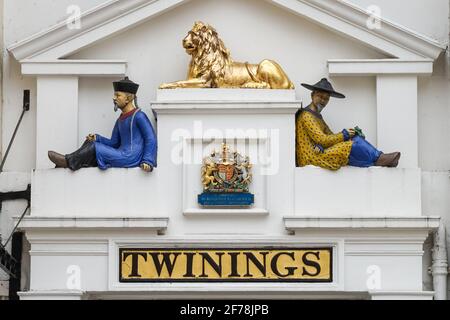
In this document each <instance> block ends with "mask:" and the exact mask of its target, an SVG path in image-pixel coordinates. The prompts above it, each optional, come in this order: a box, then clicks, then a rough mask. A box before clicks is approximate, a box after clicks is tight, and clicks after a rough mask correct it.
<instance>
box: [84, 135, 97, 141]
mask: <svg viewBox="0 0 450 320" xmlns="http://www.w3.org/2000/svg"><path fill="white" fill-rule="evenodd" d="M86 140H87V141H90V142H94V141H95V140H96V137H95V134H92V133H90V134H89V135H88V136H87V137H86Z"/></svg>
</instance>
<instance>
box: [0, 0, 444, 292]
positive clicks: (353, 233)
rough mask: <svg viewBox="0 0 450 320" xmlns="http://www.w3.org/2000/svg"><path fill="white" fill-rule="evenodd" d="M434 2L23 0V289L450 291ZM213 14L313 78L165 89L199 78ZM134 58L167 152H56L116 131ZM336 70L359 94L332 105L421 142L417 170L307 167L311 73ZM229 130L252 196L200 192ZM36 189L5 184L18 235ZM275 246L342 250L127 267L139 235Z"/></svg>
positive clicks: (9, 81) (9, 9)
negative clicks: (196, 66)
mask: <svg viewBox="0 0 450 320" xmlns="http://www.w3.org/2000/svg"><path fill="white" fill-rule="evenodd" d="M423 2H424V1H420V0H415V1H409V2H408V5H406V4H405V2H404V1H400V0H397V1H384V0H373V1H366V0H353V1H351V2H350V1H335V0H273V1H269V0H267V1H261V0H246V1H237V0H231V1H219V0H191V1H185V0H157V1H154V0H152V1H150V0H127V1H123V0H110V1H106V2H104V0H97V1H84V0H83V1H81V0H79V1H58V3H57V4H56V3H54V2H53V1H50V0H48V1H47V0H43V1H39V4H30V3H29V2H27V1H9V0H5V1H3V4H2V5H3V10H2V13H3V41H2V45H3V53H4V54H3V66H2V74H3V78H2V93H1V95H2V98H3V99H2V111H1V115H2V117H1V118H2V128H1V137H2V155H4V153H5V152H6V149H7V146H8V143H9V141H10V139H11V136H12V134H13V131H14V128H15V125H16V122H17V119H18V118H19V116H20V114H21V112H22V95H23V90H25V89H30V90H31V108H30V111H28V112H27V113H26V114H25V117H24V119H23V122H22V124H21V127H20V129H19V131H18V134H17V137H16V139H15V142H14V144H13V146H12V148H11V151H10V154H9V155H8V158H7V160H6V162H5V167H4V172H2V173H0V188H1V191H2V192H5V193H6V192H12V191H20V190H25V189H26V188H27V185H28V184H31V209H30V210H29V211H28V213H27V215H26V216H25V218H24V219H23V220H22V221H21V222H20V224H19V231H21V232H23V233H24V243H23V248H22V273H21V290H20V292H19V296H20V298H21V299H118V298H125V299H153V298H230V297H231V298H268V299H273V298H282V299H299V298H301V299H312V298H317V299H327V298H337V299H433V298H434V299H442V298H445V297H446V296H447V294H448V289H447V286H446V282H447V270H448V260H447V255H446V248H445V247H446V244H448V240H447V239H448V238H446V235H445V228H446V227H448V223H449V222H448V221H449V220H448V219H449V215H450V200H449V199H450V197H448V195H449V193H450V178H449V170H450V145H449V142H448V140H449V138H450V129H449V128H450V126H449V124H450V104H449V97H450V93H449V92H450V90H449V89H450V86H449V55H448V50H446V47H447V46H448V40H449V7H450V5H449V2H448V1H447V0H432V1H427V6H426V7H423ZM72 3H75V5H72ZM44 12H45V14H44ZM78 12H80V13H82V14H81V16H80V19H79V20H78V19H77V14H78ZM195 21H203V22H205V23H209V24H211V25H212V26H214V27H215V28H216V29H217V31H218V33H219V35H220V37H221V39H222V40H223V41H224V43H225V45H226V46H227V48H228V49H229V50H230V51H231V53H232V57H233V59H235V60H236V61H250V62H259V61H261V60H263V59H266V58H270V59H273V60H276V61H278V62H279V63H280V64H281V65H282V66H283V69H284V70H285V71H286V72H287V74H288V75H289V77H290V79H291V80H292V81H293V82H294V84H295V86H296V89H295V90H249V89H176V90H158V87H159V85H160V84H161V83H163V82H169V81H175V80H180V79H183V78H184V77H185V76H186V69H187V66H188V63H189V57H188V55H187V54H186V53H185V52H184V49H183V48H182V46H181V39H182V38H183V37H184V36H185V34H186V33H187V31H189V30H190V28H191V27H192V25H193V23H194V22H195ZM125 75H126V76H129V77H130V78H131V79H132V80H133V81H135V82H137V83H139V84H140V85H141V86H140V89H139V92H138V97H139V104H140V107H141V108H142V109H143V110H144V111H145V112H146V113H147V114H148V115H149V116H151V117H152V123H153V125H154V126H155V128H156V130H157V136H158V167H157V168H156V169H155V170H154V172H152V173H150V174H147V173H145V172H143V171H142V170H140V169H139V168H135V169H110V170H107V171H100V170H99V169H97V168H89V169H82V170H80V171H77V172H71V171H69V170H65V169H55V168H54V166H53V165H52V163H51V162H50V161H49V160H48V158H47V151H48V150H56V151H58V152H61V153H70V152H72V151H74V150H75V149H77V148H78V147H79V146H80V145H81V144H82V143H83V141H84V139H85V136H86V135H87V134H88V133H99V134H102V135H103V136H109V135H110V133H111V131H112V128H113V126H114V122H115V120H116V118H117V116H118V115H117V114H114V112H113V110H112V103H111V98H112V82H113V81H115V80H118V79H120V78H122V77H124V76H125ZM323 77H327V78H329V79H330V81H331V82H332V83H333V86H334V87H335V88H336V90H338V91H340V92H343V93H345V94H346V95H347V99H345V100H331V102H330V104H329V106H328V107H327V109H326V110H325V111H324V117H325V119H326V120H327V122H328V124H329V125H330V126H331V127H332V129H333V130H334V131H340V130H342V129H343V128H347V127H354V126H356V125H358V126H359V127H361V128H363V129H364V131H365V133H366V136H367V139H368V140H369V141H371V142H372V143H373V144H375V145H376V146H377V147H378V148H379V149H381V150H384V151H387V152H390V151H394V150H399V151H401V152H402V158H401V161H400V164H399V167H398V168H395V169H393V168H378V167H375V168H369V169H359V168H351V167H347V168H343V169H341V170H340V171H338V172H330V171H327V170H324V169H320V168H315V167H304V168H296V167H295V113H296V111H297V110H298V109H299V108H300V106H301V105H302V104H303V105H304V106H305V105H306V104H308V103H309V100H310V92H309V91H307V90H305V89H304V88H302V87H301V86H300V83H304V82H306V83H315V82H317V81H318V80H320V79H321V78H323ZM154 114H156V115H157V119H156V118H154V117H153V115H154ZM214 137H215V138H217V139H215V140H214V139H212V138H214ZM222 140H225V141H226V142H227V143H228V144H229V145H230V146H231V148H232V149H235V150H238V151H239V152H241V153H243V154H246V155H249V156H250V158H251V161H252V162H253V164H254V167H253V171H254V179H253V182H252V184H251V188H250V191H251V192H252V193H253V194H254V195H255V204H254V205H253V206H252V207H251V208H241V209H235V208H221V209H217V208H216V209H207V208H203V207H201V206H200V205H199V204H198V203H197V195H198V194H199V193H201V192H202V184H201V177H200V172H201V158H202V155H203V154H207V153H209V152H211V151H212V150H213V149H218V148H220V144H221V142H222ZM26 205H27V202H26V201H25V200H14V201H3V203H2V210H1V215H0V234H1V236H2V237H1V238H2V243H4V242H5V240H6V238H7V237H8V236H9V234H10V233H11V232H12V230H13V228H14V226H15V224H16V223H17V222H18V216H20V214H21V213H22V212H23V210H24V209H25V207H26ZM439 230H440V231H439ZM271 248H272V249H273V248H276V249H278V250H296V249H298V250H303V249H305V250H310V251H317V250H322V249H326V250H330V251H329V252H331V255H330V259H329V269H330V277H329V278H328V281H325V282H320V281H303V282H301V281H300V282H290V281H284V280H283V279H278V280H277V281H273V282H261V281H259V282H258V281H244V280H242V281H233V282H229V281H214V282H211V281H209V282H208V281H201V280H202V279H196V280H192V281H189V282H176V281H160V282H145V281H136V282H126V281H121V272H122V268H121V265H122V262H123V261H122V258H123V257H122V256H121V254H120V252H121V250H127V249H129V250H131V249H146V250H163V249H164V250H172V252H175V251H176V250H206V249H208V250H216V251H217V250H237V249H242V250H259V251H261V250H270V249H271ZM6 249H8V250H11V244H8V246H7V247H6ZM432 249H434V251H433V252H434V256H433V257H432ZM130 262H131V260H127V263H130ZM224 263H225V262H224ZM281 268H283V267H281ZM284 268H286V265H284ZM286 270H287V269H283V271H286ZM0 276H1V278H0V295H2V296H7V295H8V283H9V279H8V276H7V275H6V274H0Z"/></svg>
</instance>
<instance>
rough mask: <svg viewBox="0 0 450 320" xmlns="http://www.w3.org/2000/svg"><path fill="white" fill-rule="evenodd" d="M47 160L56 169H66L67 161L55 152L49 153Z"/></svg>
mask: <svg viewBox="0 0 450 320" xmlns="http://www.w3.org/2000/svg"><path fill="white" fill-rule="evenodd" d="M48 158H49V159H50V161H51V162H53V163H54V164H55V165H56V167H57V168H67V160H66V157H65V156H64V155H62V154H60V153H58V152H55V151H49V152H48Z"/></svg>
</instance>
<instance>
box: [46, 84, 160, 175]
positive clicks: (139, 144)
mask: <svg viewBox="0 0 450 320" xmlns="http://www.w3.org/2000/svg"><path fill="white" fill-rule="evenodd" d="M113 85H114V91H115V93H114V98H113V101H114V110H115V111H117V110H118V109H120V110H121V111H122V114H121V115H120V117H119V119H117V121H116V124H115V126H114V129H113V132H112V136H111V139H108V138H105V137H102V136H101V135H99V134H89V135H88V136H87V137H86V141H85V142H84V144H83V145H82V146H81V148H80V149H78V150H77V151H75V152H73V153H71V154H66V155H62V154H59V153H57V152H54V151H49V152H48V157H49V159H50V160H51V161H52V162H53V163H54V164H56V167H57V168H69V169H71V170H73V171H76V170H79V169H81V168H86V167H98V168H100V169H102V170H106V169H108V168H133V167H141V168H142V169H143V170H144V171H146V172H151V171H153V168H154V167H156V152H157V140H156V136H155V131H154V129H153V126H152V124H151V122H150V120H149V119H148V117H147V115H146V114H145V113H144V112H142V111H141V110H140V109H139V108H137V107H136V105H135V100H136V93H137V91H138V88H139V85H138V84H137V83H134V82H133V81H131V80H129V79H128V77H126V78H125V79H123V80H120V81H117V82H114V83H113Z"/></svg>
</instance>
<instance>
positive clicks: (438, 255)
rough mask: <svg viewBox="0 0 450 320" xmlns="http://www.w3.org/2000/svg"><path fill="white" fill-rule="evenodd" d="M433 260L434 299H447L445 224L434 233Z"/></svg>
mask: <svg viewBox="0 0 450 320" xmlns="http://www.w3.org/2000/svg"><path fill="white" fill-rule="evenodd" d="M432 256H433V262H432V265H431V275H432V276H433V288H434V300H447V276H448V271H449V270H448V262H447V245H446V235H445V226H444V224H443V223H441V224H440V226H439V229H438V230H437V231H436V232H435V234H434V245H433V249H432Z"/></svg>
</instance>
